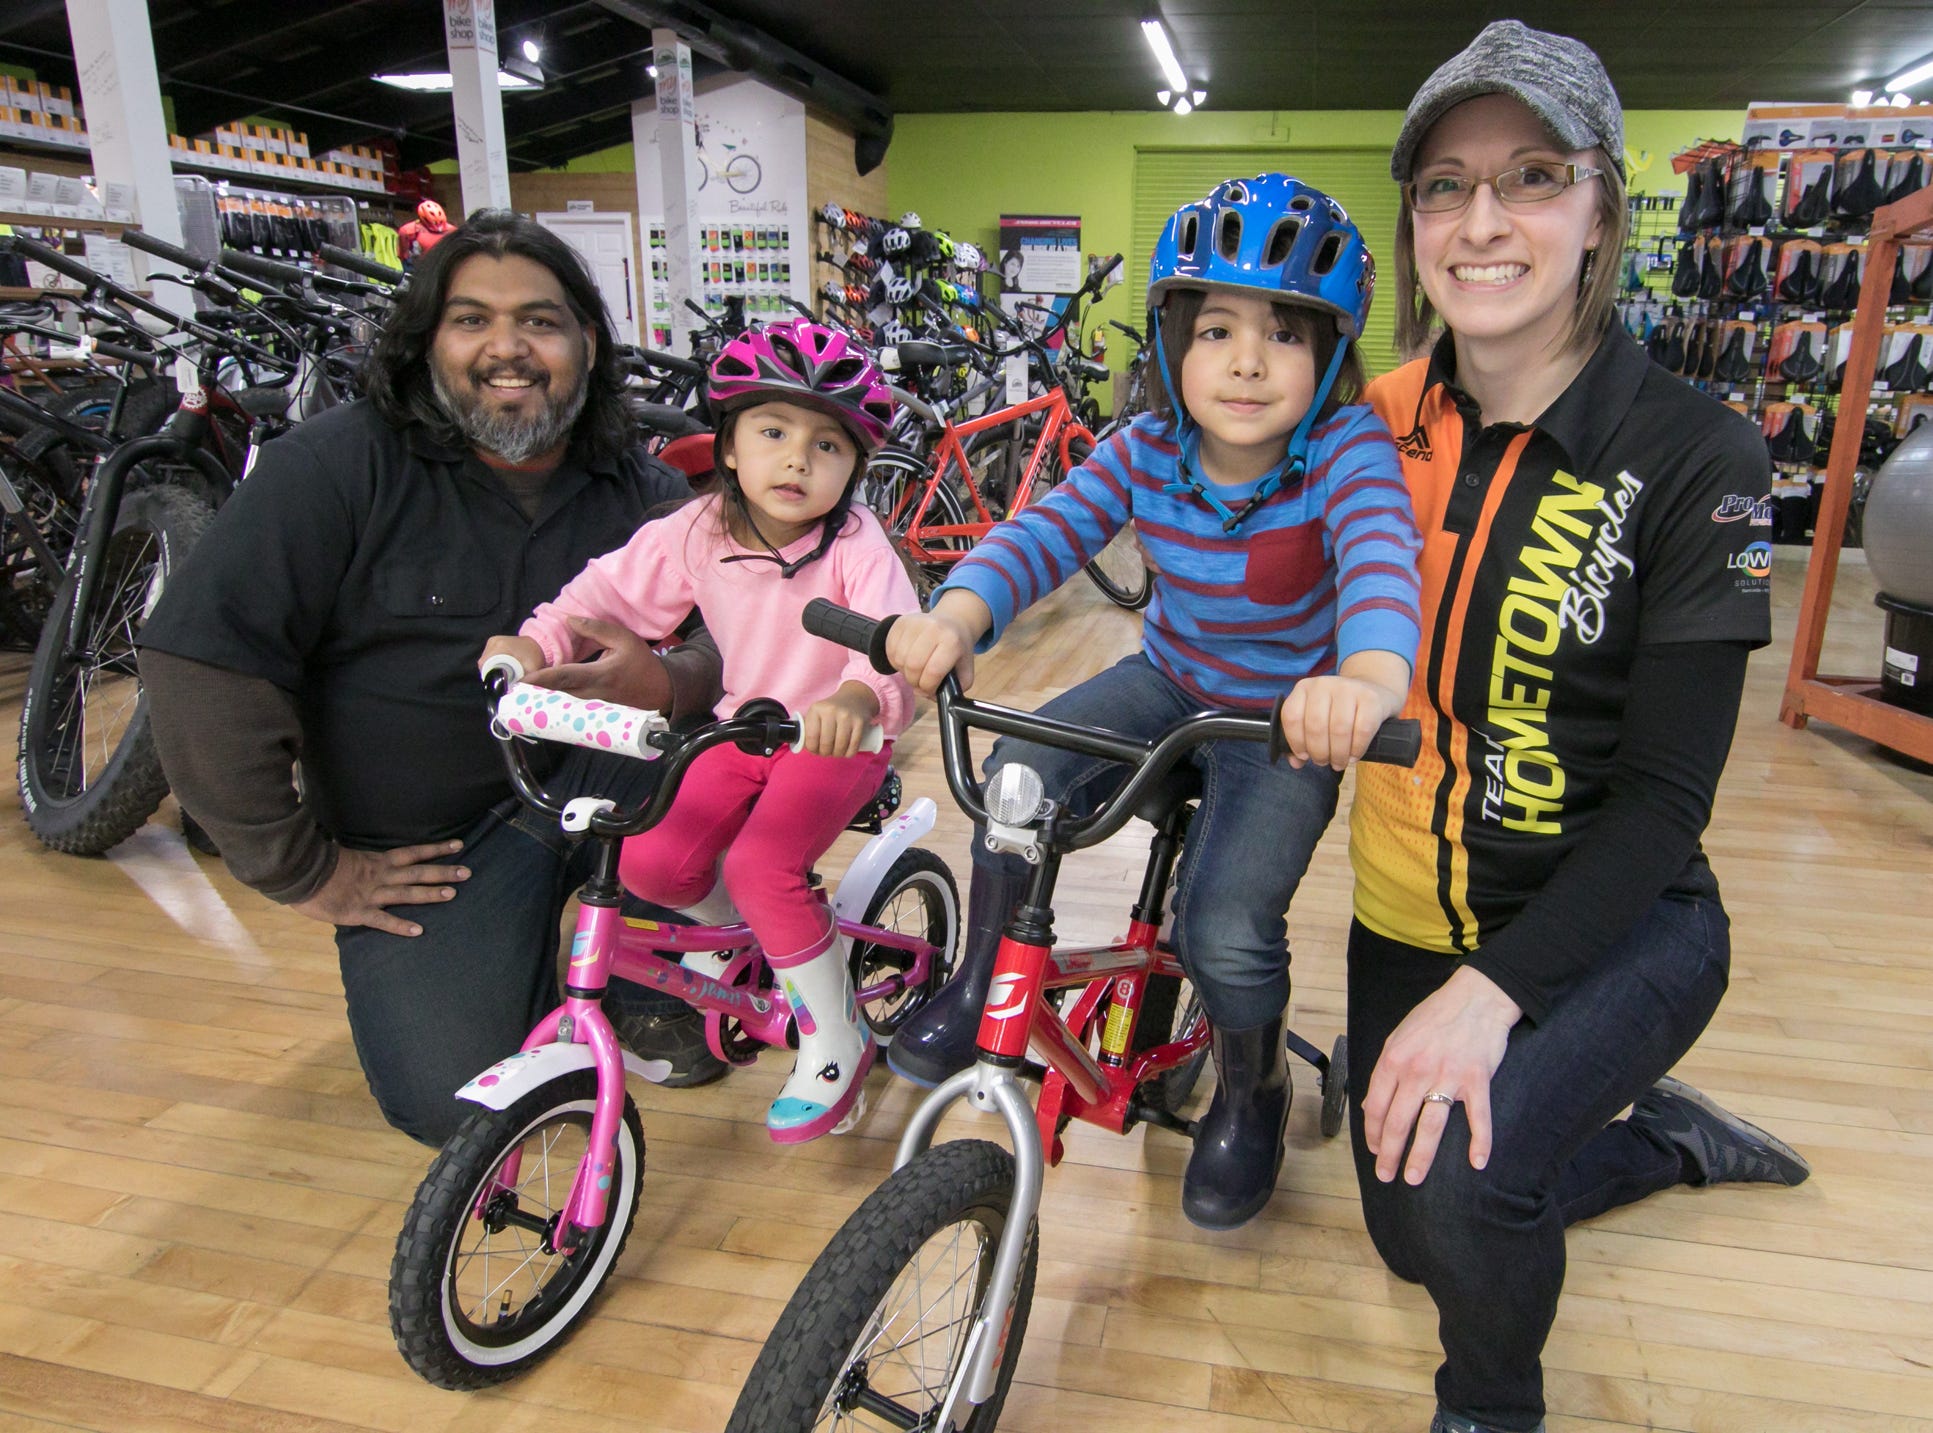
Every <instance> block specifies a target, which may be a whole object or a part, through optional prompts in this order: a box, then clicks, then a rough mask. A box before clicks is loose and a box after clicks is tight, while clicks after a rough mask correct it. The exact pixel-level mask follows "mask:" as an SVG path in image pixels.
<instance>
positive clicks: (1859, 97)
mask: <svg viewBox="0 0 1933 1433" xmlns="http://www.w3.org/2000/svg"><path fill="white" fill-rule="evenodd" d="M1872 102H1873V92H1872V91H1871V90H1854V91H1853V92H1852V107H1853V108H1854V109H1864V108H1865V107H1866V106H1867V105H1869V104H1871V103H1872Z"/></svg>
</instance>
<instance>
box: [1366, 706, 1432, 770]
mask: <svg viewBox="0 0 1933 1433" xmlns="http://www.w3.org/2000/svg"><path fill="white" fill-rule="evenodd" d="M1422 754H1423V723H1421V722H1420V721H1418V720H1416V718H1415V717H1391V718H1390V719H1389V720H1388V721H1386V722H1384V723H1383V724H1382V725H1381V726H1379V727H1377V728H1376V734H1375V735H1374V736H1372V737H1371V738H1369V749H1368V750H1367V751H1365V752H1364V753H1363V754H1362V759H1363V760H1364V761H1380V762H1382V763H1383V764H1385V765H1386V766H1414V765H1416V758H1417V757H1419V756H1421V755H1422Z"/></svg>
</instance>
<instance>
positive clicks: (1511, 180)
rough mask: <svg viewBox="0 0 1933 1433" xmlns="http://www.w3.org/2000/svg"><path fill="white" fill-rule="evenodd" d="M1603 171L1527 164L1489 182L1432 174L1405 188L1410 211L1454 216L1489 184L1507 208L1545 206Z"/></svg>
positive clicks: (1569, 165)
mask: <svg viewBox="0 0 1933 1433" xmlns="http://www.w3.org/2000/svg"><path fill="white" fill-rule="evenodd" d="M1603 173H1604V171H1603V170H1602V169H1593V168H1592V167H1591V166H1590V165H1587V164H1525V165H1522V166H1520V167H1519V168H1516V169H1506V170H1504V172H1503V173H1501V174H1498V175H1495V176H1493V177H1492V178H1489V179H1472V178H1471V177H1470V176H1469V175H1467V174H1432V175H1431V176H1430V177H1429V178H1427V179H1412V180H1411V181H1410V182H1409V183H1408V184H1406V185H1404V186H1403V188H1404V191H1405V192H1406V193H1407V194H1408V195H1409V207H1410V208H1411V209H1413V210H1415V211H1416V212H1417V213H1418V214H1451V213H1454V212H1455V211H1457V210H1458V209H1462V208H1465V207H1467V206H1468V205H1469V203H1470V200H1471V199H1472V198H1473V197H1474V196H1475V195H1476V192H1477V189H1478V188H1479V187H1480V186H1482V185H1485V184H1488V185H1489V186H1490V187H1491V188H1492V189H1494V190H1495V191H1496V193H1497V198H1499V199H1501V200H1502V201H1503V202H1504V203H1506V204H1513V205H1520V204H1541V203H1543V202H1544V201H1545V200H1546V199H1555V198H1556V197H1557V196H1558V195H1559V194H1562V193H1563V192H1564V191H1565V190H1566V189H1569V188H1570V187H1571V186H1572V185H1573V184H1579V183H1582V182H1583V181H1584V180H1586V179H1596V178H1598V177H1599V176H1600V175H1602V174H1603Z"/></svg>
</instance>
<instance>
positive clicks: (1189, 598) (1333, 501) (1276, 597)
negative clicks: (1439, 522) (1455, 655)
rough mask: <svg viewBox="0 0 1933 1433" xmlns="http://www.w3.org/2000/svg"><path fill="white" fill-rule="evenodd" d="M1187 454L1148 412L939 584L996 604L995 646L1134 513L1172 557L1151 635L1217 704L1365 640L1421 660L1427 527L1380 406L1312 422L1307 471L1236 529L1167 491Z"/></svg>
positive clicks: (1163, 566) (1328, 664)
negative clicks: (1422, 553)
mask: <svg viewBox="0 0 1933 1433" xmlns="http://www.w3.org/2000/svg"><path fill="white" fill-rule="evenodd" d="M1179 469H1180V449H1179V447H1178V444H1177V439H1176V436H1175V432H1174V428H1173V427H1172V425H1171V424H1169V423H1167V422H1164V421H1162V420H1160V419H1157V418H1155V417H1153V416H1152V415H1148V414H1144V415H1142V416H1141V417H1139V418H1137V419H1135V420H1134V422H1133V423H1132V424H1130V425H1129V426H1128V427H1127V428H1125V429H1123V430H1121V431H1120V432H1118V433H1116V434H1115V435H1114V436H1113V437H1112V438H1110V439H1109V440H1108V441H1107V442H1105V443H1103V444H1102V445H1101V446H1100V447H1099V448H1098V449H1097V450H1096V451H1095V452H1094V455H1093V456H1092V457H1091V458H1089V459H1088V461H1087V462H1085V463H1083V464H1082V465H1081V466H1080V467H1079V468H1076V469H1075V470H1074V471H1073V472H1072V473H1070V474H1069V475H1068V476H1067V478H1066V479H1065V480H1064V481H1062V482H1061V483H1060V484H1059V485H1057V486H1056V487H1055V489H1054V490H1053V492H1051V493H1049V494H1048V495H1047V497H1045V498H1044V499H1042V500H1041V501H1040V502H1038V503H1034V504H1032V505H1031V506H1029V507H1028V508H1026V509H1025V510H1023V511H1022V512H1020V513H1019V514H1017V515H1016V516H1015V517H1013V518H1011V519H1009V520H1008V521H1006V522H1003V523H1001V524H1000V525H999V526H997V527H995V528H994V529H993V531H992V532H990V533H989V534H988V535H987V536H986V537H985V538H983V539H982V540H981V541H980V543H979V544H978V545H977V546H976V547H975V548H974V549H973V552H972V553H971V555H969V556H968V557H966V558H963V559H962V560H961V561H960V562H959V564H958V565H957V566H955V568H954V569H953V572H952V574H951V575H950V577H949V578H948V580H947V582H946V584H945V585H944V586H943V587H942V588H941V589H940V591H942V592H944V591H947V590H949V589H952V588H961V589H963V590H965V591H968V592H972V593H973V594H974V595H975V596H977V597H979V598H980V599H981V600H982V601H984V602H985V603H986V604H987V606H988V608H989V609H990V610H991V611H992V613H993V626H992V627H991V628H990V629H989V630H988V632H987V635H986V637H985V639H984V640H983V641H982V642H981V644H980V648H981V650H982V651H984V650H986V648H988V647H991V646H992V645H993V644H994V642H996V641H998V640H999V637H1000V634H1001V632H1003V631H1004V630H1005V629H1006V627H1007V624H1008V623H1010V622H1011V621H1013V619H1014V618H1015V617H1017V616H1018V615H1019V614H1020V613H1021V612H1023V611H1024V610H1026V608H1027V607H1028V606H1029V605H1031V604H1032V603H1034V602H1036V601H1038V600H1039V599H1040V598H1042V597H1044V596H1046V595H1047V594H1048V593H1049V592H1051V591H1053V590H1054V589H1055V588H1057V587H1059V586H1060V584H1061V583H1063V582H1065V581H1066V580H1067V579H1068V578H1069V577H1071V576H1073V575H1074V574H1075V573H1076V572H1078V571H1079V570H1080V568H1081V566H1082V565H1083V564H1084V563H1086V562H1088V561H1089V560H1090V559H1092V558H1093V557H1094V556H1095V555H1096V554H1098V553H1099V552H1100V551H1101V549H1102V548H1103V547H1105V546H1107V544H1108V542H1109V541H1110V540H1111V539H1112V538H1113V537H1114V536H1115V535H1116V534H1117V533H1119V532H1120V531H1121V530H1122V528H1124V527H1126V526H1127V525H1128V524H1129V523H1130V522H1132V523H1133V525H1134V530H1135V532H1136V534H1138V535H1139V537H1140V539H1141V541H1142V543H1143V544H1144V545H1145V546H1146V548H1147V551H1148V555H1149V557H1150V558H1151V559H1152V560H1153V563H1154V565H1155V566H1156V567H1157V568H1158V569H1159V570H1160V573H1161V575H1160V577H1159V578H1158V579H1156V582H1155V587H1154V600H1153V601H1152V602H1151V603H1150V604H1149V606H1148V610H1147V617H1146V621H1145V623H1144V624H1143V627H1142V635H1141V646H1142V650H1143V651H1144V652H1145V653H1146V654H1147V656H1148V659H1149V660H1150V661H1152V662H1153V663H1154V665H1155V666H1156V667H1158V668H1159V669H1160V670H1161V671H1162V672H1164V673H1166V674H1167V675H1168V676H1169V677H1170V678H1172V679H1173V680H1174V681H1175V682H1176V683H1177V684H1179V685H1180V686H1181V687H1182V688H1183V689H1184V690H1186V691H1188V692H1190V693H1191V694H1193V695H1194V696H1195V697H1197V698H1199V699H1200V701H1201V702H1202V703H1203V705H1204V706H1218V707H1238V708H1247V709H1251V710H1254V709H1260V708H1264V707H1267V706H1268V705H1269V704H1270V703H1272V702H1273V701H1274V700H1275V698H1276V697H1278V696H1280V695H1281V694H1282V693H1284V692H1286V691H1287V690H1288V689H1289V688H1290V687H1291V686H1293V685H1294V684H1295V683H1296V682H1297V681H1299V680H1300V679H1302V678H1303V677H1315V676H1326V675H1328V674H1330V673H1332V672H1334V671H1335V670H1336V668H1337V666H1338V665H1339V664H1340V663H1341V661H1342V660H1343V659H1344V658H1346V657H1348V656H1350V655H1352V654H1354V653H1356V652H1361V651H1371V650H1375V651H1387V652H1394V653H1396V654H1397V655H1398V656H1400V657H1402V658H1403V659H1404V660H1406V661H1408V662H1410V663H1411V664H1412V665H1414V663H1415V660H1416V648H1417V642H1418V639H1419V636H1420V632H1421V618H1420V615H1419V611H1418V596H1419V592H1420V588H1419V584H1418V581H1417V575H1416V558H1417V553H1418V551H1419V550H1420V548H1421V541H1420V539H1419V538H1418V536H1417V530H1416V523H1415V519H1414V518H1413V517H1412V515H1411V510H1410V500H1409V492H1408V489H1407V488H1406V487H1405V486H1404V483H1403V472H1402V465H1401V462H1400V460H1399V459H1398V457H1397V453H1396V447H1395V444H1394V443H1393V442H1392V441H1391V440H1390V436H1389V430H1388V429H1387V428H1386V427H1384V426H1383V423H1382V420H1381V419H1379V418H1377V417H1376V416H1375V414H1373V413H1372V412H1370V410H1369V409H1367V408H1365V407H1361V406H1349V407H1344V408H1339V409H1338V410H1337V411H1336V412H1335V413H1334V414H1332V415H1331V416H1330V417H1329V419H1328V420H1327V421H1326V422H1323V423H1322V424H1320V425H1318V426H1317V428H1316V429H1315V431H1314V433H1313V434H1312V436H1311V439H1310V443H1309V463H1308V471H1307V472H1306V473H1305V474H1304V476H1303V477H1302V479H1301V481H1299V482H1296V483H1292V484H1285V485H1284V486H1283V487H1282V488H1281V489H1279V490H1278V491H1277V492H1275V493H1274V494H1273V495H1272V496H1270V498H1269V499H1268V501H1267V502H1265V503H1263V504H1262V505H1261V506H1260V507H1259V508H1257V509H1256V510H1255V511H1254V512H1253V513H1251V514H1250V515H1249V516H1248V518H1247V520H1246V521H1244V522H1243V523H1242V525H1241V526H1240V527H1238V528H1237V529H1236V530H1235V531H1234V532H1232V533H1230V532H1224V531H1223V530H1222V524H1221V519H1220V517H1219V516H1218V515H1217V514H1216V513H1214V512H1213V511H1212V510H1211V509H1210V508H1209V507H1208V506H1207V505H1206V504H1205V503H1203V502H1201V501H1200V500H1199V499H1198V498H1196V497H1194V496H1193V495H1192V494H1189V493H1166V492H1164V491H1162V488H1163V485H1164V484H1165V483H1167V482H1169V481H1171V480H1173V479H1174V478H1175V477H1176V476H1177V474H1178V472H1179ZM1257 486H1258V484H1255V483H1250V484H1245V485H1237V486H1229V487H1217V488H1216V495H1217V496H1218V497H1220V498H1221V500H1222V501H1223V502H1225V503H1227V504H1228V505H1229V507H1231V508H1239V507H1240V506H1241V504H1242V503H1244V502H1246V501H1247V500H1248V498H1249V497H1250V496H1252V495H1253V493H1254V491H1255V488H1256V487H1257ZM935 596H936V597H937V596H938V593H936V594H935Z"/></svg>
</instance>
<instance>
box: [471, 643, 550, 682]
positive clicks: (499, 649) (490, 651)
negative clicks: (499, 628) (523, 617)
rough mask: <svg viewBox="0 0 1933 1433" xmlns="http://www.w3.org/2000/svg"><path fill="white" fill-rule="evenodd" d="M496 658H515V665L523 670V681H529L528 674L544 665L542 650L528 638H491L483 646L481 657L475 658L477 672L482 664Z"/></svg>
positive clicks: (481, 667)
mask: <svg viewBox="0 0 1933 1433" xmlns="http://www.w3.org/2000/svg"><path fill="white" fill-rule="evenodd" d="M496 656H508V657H515V658H516V659H517V665H519V666H520V667H522V668H523V669H524V676H523V679H524V680H525V681H529V680H530V674H531V673H532V672H534V671H536V670H537V669H538V668H540V667H542V666H543V665H544V649H543V648H542V647H540V646H538V645H537V643H536V642H535V641H534V640H533V639H531V638H529V637H492V638H491V639H490V640H489V641H488V642H485V643H484V644H483V655H482V656H481V657H478V658H477V670H478V671H482V670H483V667H484V664H485V663H486V662H488V661H489V660H490V659H491V658H492V657H496Z"/></svg>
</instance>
